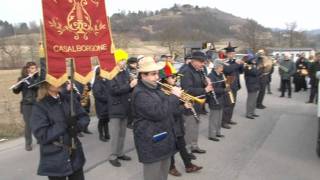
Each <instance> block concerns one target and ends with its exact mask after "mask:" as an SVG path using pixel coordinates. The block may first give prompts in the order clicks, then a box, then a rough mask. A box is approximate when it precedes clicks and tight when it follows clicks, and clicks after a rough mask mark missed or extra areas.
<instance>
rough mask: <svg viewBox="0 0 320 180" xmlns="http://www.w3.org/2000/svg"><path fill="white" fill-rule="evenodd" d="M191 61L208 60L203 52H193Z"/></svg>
mask: <svg viewBox="0 0 320 180" xmlns="http://www.w3.org/2000/svg"><path fill="white" fill-rule="evenodd" d="M191 59H192V60H196V61H206V60H207V59H208V58H207V55H206V54H205V53H204V52H201V51H195V52H193V53H192V54H191Z"/></svg>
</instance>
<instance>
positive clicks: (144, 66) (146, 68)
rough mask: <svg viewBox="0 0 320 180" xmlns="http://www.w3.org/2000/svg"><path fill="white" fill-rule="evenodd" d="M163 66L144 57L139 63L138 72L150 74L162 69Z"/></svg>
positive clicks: (163, 64)
mask: <svg viewBox="0 0 320 180" xmlns="http://www.w3.org/2000/svg"><path fill="white" fill-rule="evenodd" d="M164 66H165V62H158V63H156V61H155V60H154V59H153V58H152V57H144V58H142V59H141V60H140V61H139V72H142V73H144V72H152V71H159V70H161V69H163V68H164Z"/></svg>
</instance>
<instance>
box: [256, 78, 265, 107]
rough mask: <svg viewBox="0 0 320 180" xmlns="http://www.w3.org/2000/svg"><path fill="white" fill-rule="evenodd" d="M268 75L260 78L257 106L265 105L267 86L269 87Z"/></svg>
mask: <svg viewBox="0 0 320 180" xmlns="http://www.w3.org/2000/svg"><path fill="white" fill-rule="evenodd" d="M266 78H267V76H266V77H262V78H260V82H259V92H258V97H257V106H261V105H263V99H264V96H265V94H266V87H267V79H266Z"/></svg>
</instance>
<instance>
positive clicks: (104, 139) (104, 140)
mask: <svg viewBox="0 0 320 180" xmlns="http://www.w3.org/2000/svg"><path fill="white" fill-rule="evenodd" d="M99 139H100V141H102V142H108V140H107V139H106V138H105V137H104V136H102V135H100V136H99Z"/></svg>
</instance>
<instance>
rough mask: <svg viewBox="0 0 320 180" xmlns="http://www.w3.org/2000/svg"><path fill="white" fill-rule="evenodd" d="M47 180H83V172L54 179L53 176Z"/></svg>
mask: <svg viewBox="0 0 320 180" xmlns="http://www.w3.org/2000/svg"><path fill="white" fill-rule="evenodd" d="M48 178H49V180H67V178H68V180H84V173H83V170H82V169H81V170H79V171H76V172H74V173H73V174H71V175H70V176H63V177H55V176H49V177H48Z"/></svg>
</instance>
